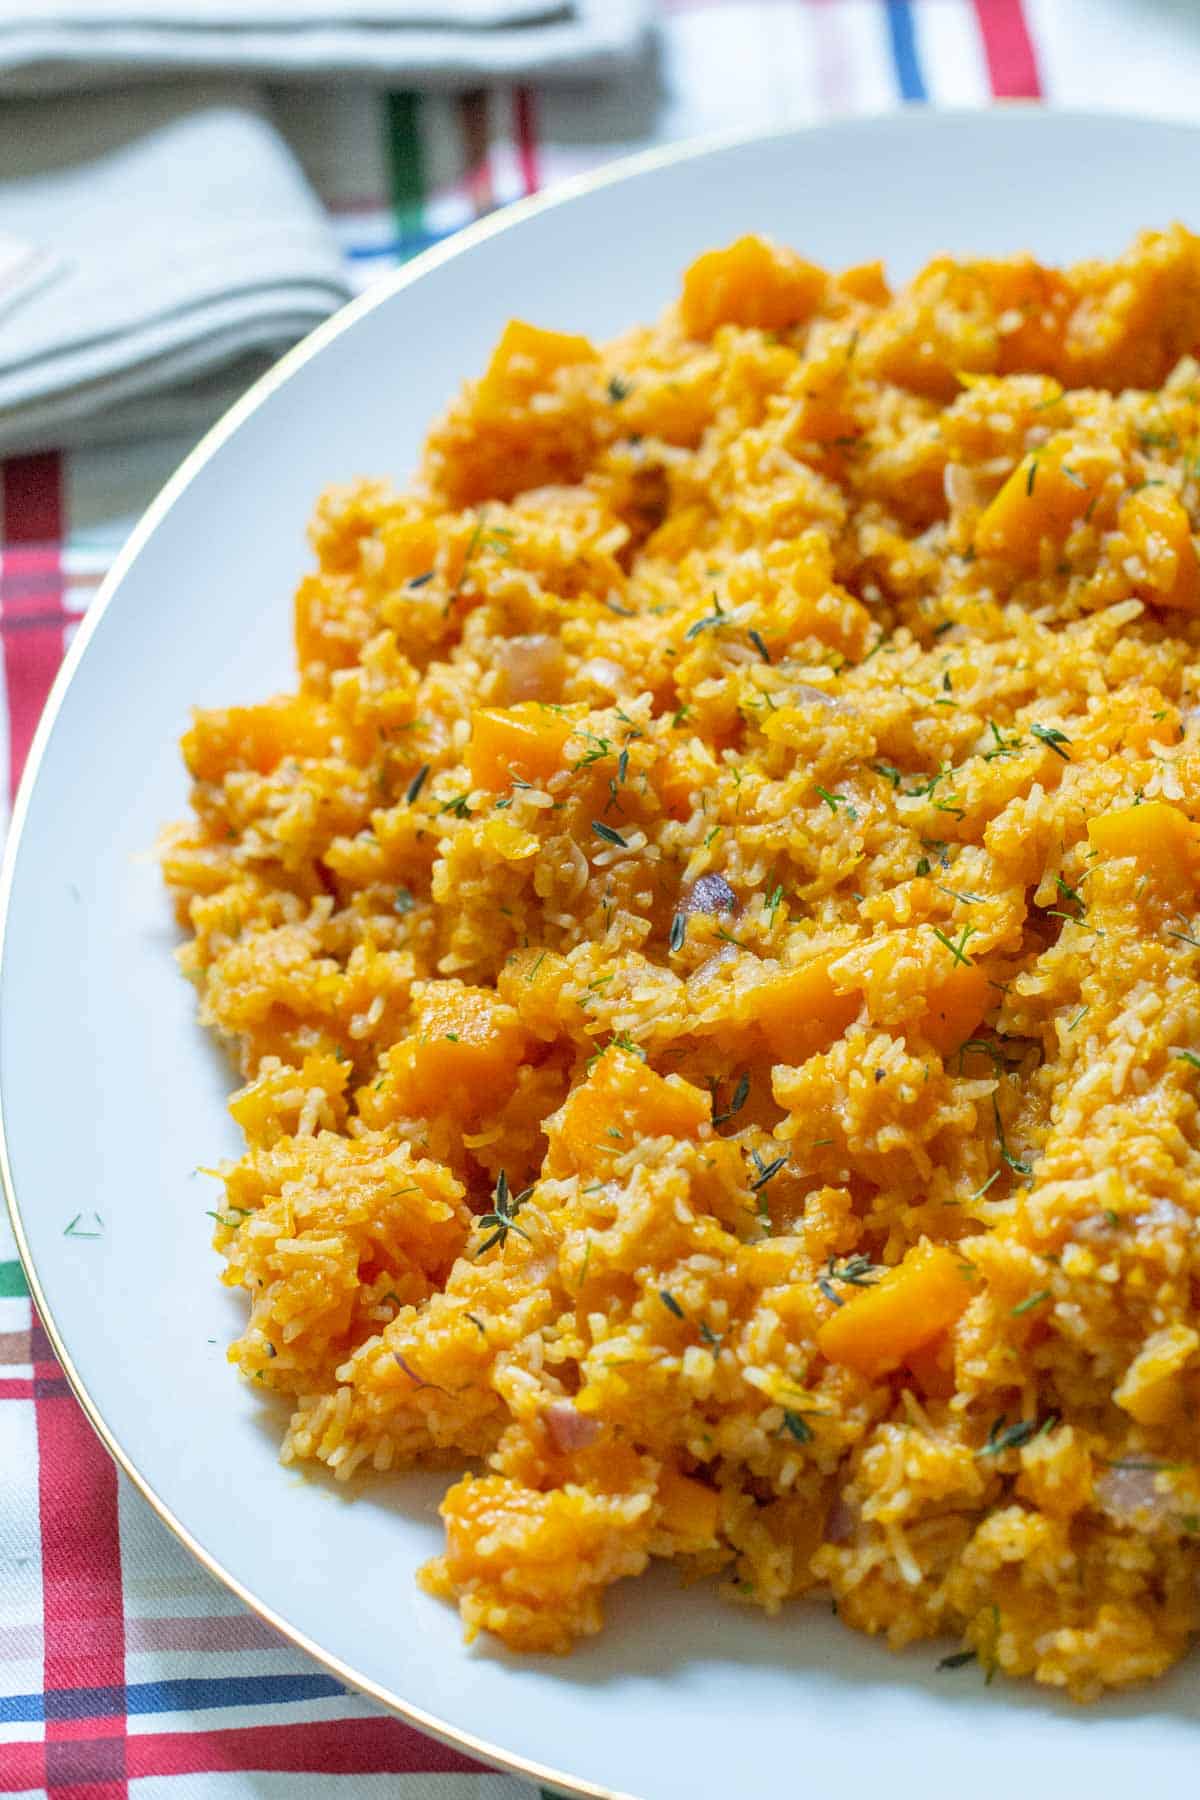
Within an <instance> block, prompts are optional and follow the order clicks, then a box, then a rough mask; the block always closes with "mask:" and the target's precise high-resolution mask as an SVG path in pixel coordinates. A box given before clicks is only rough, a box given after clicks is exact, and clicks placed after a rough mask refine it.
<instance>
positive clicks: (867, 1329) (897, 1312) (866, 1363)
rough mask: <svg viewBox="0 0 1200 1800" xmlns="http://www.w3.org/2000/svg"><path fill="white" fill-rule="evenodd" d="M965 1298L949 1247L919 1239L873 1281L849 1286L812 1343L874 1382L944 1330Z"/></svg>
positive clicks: (964, 1285) (961, 1277)
mask: <svg viewBox="0 0 1200 1800" xmlns="http://www.w3.org/2000/svg"><path fill="white" fill-rule="evenodd" d="M970 1298H971V1290H970V1288H969V1287H968V1286H967V1282H966V1279H965V1278H964V1275H963V1272H962V1266H961V1262H960V1259H959V1258H958V1257H957V1256H956V1255H955V1253H954V1251H953V1250H947V1249H945V1248H943V1247H942V1246H941V1245H938V1244H931V1243H929V1242H928V1241H923V1242H922V1243H920V1244H917V1245H916V1246H915V1247H914V1248H913V1249H912V1250H909V1251H908V1252H907V1254H906V1255H905V1257H904V1260H903V1262H901V1263H899V1264H898V1265H897V1267H896V1268H894V1269H891V1270H889V1272H888V1273H887V1274H886V1275H884V1276H882V1277H881V1279H880V1280H879V1281H878V1282H876V1283H875V1285H874V1286H872V1287H866V1288H857V1289H855V1291H854V1293H853V1295H852V1296H851V1297H850V1298H849V1299H848V1300H847V1301H846V1302H845V1304H844V1305H843V1306H841V1307H839V1309H838V1311H837V1312H835V1313H834V1314H833V1315H832V1317H831V1318H828V1319H826V1321H825V1323H824V1324H823V1325H822V1327H821V1329H820V1331H818V1333H817V1345H818V1347H819V1349H820V1351H821V1354H822V1355H823V1356H825V1357H827V1358H828V1359H829V1361H830V1362H833V1363H841V1364H843V1365H844V1366H845V1367H846V1368H848V1369H854V1370H856V1371H857V1373H858V1374H859V1375H862V1376H864V1377H865V1378H866V1379H867V1380H868V1381H877V1380H878V1379H879V1377H880V1376H881V1375H886V1374H888V1373H889V1372H890V1371H891V1370H892V1369H898V1368H899V1367H900V1365H901V1363H903V1362H906V1361H907V1360H908V1358H909V1357H910V1356H912V1355H914V1353H915V1352H917V1351H919V1350H922V1349H924V1348H925V1346H926V1345H928V1344H931V1343H933V1342H934V1340H935V1339H936V1338H939V1337H941V1336H942V1334H943V1333H944V1332H946V1331H948V1330H949V1329H950V1327H951V1325H953V1324H954V1321H955V1320H956V1319H957V1318H958V1317H959V1315H960V1314H961V1313H962V1312H964V1311H965V1310H966V1306H967V1302H968V1301H969V1300H970Z"/></svg>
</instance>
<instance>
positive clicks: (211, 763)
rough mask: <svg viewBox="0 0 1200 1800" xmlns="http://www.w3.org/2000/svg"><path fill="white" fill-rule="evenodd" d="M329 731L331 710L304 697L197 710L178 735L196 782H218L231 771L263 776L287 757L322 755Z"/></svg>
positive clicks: (331, 730)
mask: <svg viewBox="0 0 1200 1800" xmlns="http://www.w3.org/2000/svg"><path fill="white" fill-rule="evenodd" d="M335 730H336V717H335V714H334V712H333V710H332V708H330V707H329V706H327V705H326V704H325V702H324V701H323V700H314V699H313V698H311V697H310V696H309V695H307V694H281V695H279V696H278V697H277V698H276V699H274V700H264V701H263V702H262V703H261V704H260V705H258V706H226V707H214V708H212V709H211V710H210V711H201V710H200V709H197V711H196V712H195V713H194V714H193V715H192V727H191V730H190V731H187V732H185V733H184V736H183V742H182V749H183V759H184V761H185V762H186V764H187V766H188V770H189V771H190V773H191V774H192V775H193V776H194V777H195V779H196V780H197V781H222V780H223V779H224V778H225V776H226V775H228V774H229V773H230V771H231V770H233V769H254V770H257V772H258V773H259V774H260V775H269V774H270V772H271V770H272V769H274V768H276V767H277V766H278V765H279V764H280V763H281V762H282V761H283V760H284V758H285V757H288V756H295V757H299V758H301V759H303V758H307V757H318V756H328V755H329V752H330V750H331V749H332V747H333V738H334V732H335Z"/></svg>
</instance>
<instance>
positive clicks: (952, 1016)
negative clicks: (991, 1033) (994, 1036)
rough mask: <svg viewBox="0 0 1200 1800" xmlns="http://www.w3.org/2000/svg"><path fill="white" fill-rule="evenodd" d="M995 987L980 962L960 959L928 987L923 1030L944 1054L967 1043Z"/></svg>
mask: <svg viewBox="0 0 1200 1800" xmlns="http://www.w3.org/2000/svg"><path fill="white" fill-rule="evenodd" d="M992 992H993V990H992V988H991V985H990V983H989V981H988V978H987V976H986V975H985V974H984V972H983V970H982V969H981V968H980V966H979V964H978V963H975V962H968V963H959V962H956V963H954V964H953V966H952V967H951V968H949V969H947V971H946V973H945V975H943V976H942V977H940V979H938V980H937V981H934V982H932V983H931V984H930V985H929V987H928V988H926V990H925V996H926V998H925V1010H924V1012H923V1013H922V1015H921V1020H920V1029H921V1030H922V1031H923V1032H924V1034H925V1036H926V1037H927V1038H928V1039H929V1041H930V1043H931V1044H932V1045H933V1047H934V1049H935V1050H936V1051H937V1052H938V1054H939V1055H940V1056H949V1055H950V1053H951V1052H952V1051H954V1050H957V1049H958V1048H959V1046H960V1044H964V1043H965V1042H966V1041H967V1039H968V1038H969V1037H970V1035H971V1033H972V1032H973V1031H974V1029H975V1027H976V1026H977V1025H978V1023H979V1021H980V1019H982V1017H983V1015H984V1013H985V1012H986V1011H987V1006H988V1001H989V1000H990V999H991V998H992Z"/></svg>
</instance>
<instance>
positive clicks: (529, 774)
mask: <svg viewBox="0 0 1200 1800" xmlns="http://www.w3.org/2000/svg"><path fill="white" fill-rule="evenodd" d="M570 735H571V721H570V719H565V718H564V717H563V716H562V714H561V713H557V712H553V711H552V710H551V709H550V708H549V707H547V706H541V705H539V703H538V702H537V701H536V700H522V701H521V702H520V703H519V704H518V705H516V706H507V707H504V706H482V707H476V709H475V711H474V712H473V713H472V714H471V742H470V746H469V748H468V750H467V766H468V768H469V769H470V771H471V781H472V783H473V784H474V786H475V787H479V788H487V789H488V790H489V791H490V792H491V793H499V792H500V790H501V789H502V788H507V787H511V786H512V784H513V782H514V781H529V782H532V783H533V784H534V785H535V786H538V785H540V784H541V783H542V782H543V781H548V780H549V779H550V777H551V775H555V774H557V772H558V770H559V769H560V768H561V767H562V751H563V745H564V744H565V743H566V741H567V739H568V738H569V737H570Z"/></svg>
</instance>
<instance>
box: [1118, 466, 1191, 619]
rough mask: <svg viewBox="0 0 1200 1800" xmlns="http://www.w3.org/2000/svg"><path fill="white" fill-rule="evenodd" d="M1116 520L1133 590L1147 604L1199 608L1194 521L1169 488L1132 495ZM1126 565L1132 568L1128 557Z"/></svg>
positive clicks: (1179, 609)
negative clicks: (1125, 547) (1132, 573)
mask: <svg viewBox="0 0 1200 1800" xmlns="http://www.w3.org/2000/svg"><path fill="white" fill-rule="evenodd" d="M1117 523H1118V525H1119V527H1120V530H1121V531H1122V532H1123V533H1124V535H1125V537H1126V539H1127V540H1128V543H1129V556H1130V557H1132V559H1133V566H1134V567H1140V568H1141V569H1142V570H1144V571H1145V572H1144V574H1139V575H1136V576H1134V577H1133V587H1134V592H1135V593H1136V594H1138V595H1139V597H1140V598H1141V599H1143V600H1145V601H1147V602H1148V603H1149V604H1150V605H1151V606H1162V607H1166V608H1168V609H1170V610H1173V611H1179V612H1195V611H1196V610H1197V608H1198V607H1200V560H1198V559H1197V556H1196V546H1195V543H1194V542H1193V540H1192V521H1191V520H1190V518H1189V517H1188V515H1187V512H1186V510H1185V508H1184V506H1183V503H1182V502H1181V501H1180V499H1179V497H1178V495H1177V494H1175V493H1174V492H1173V491H1172V490H1171V489H1170V488H1169V487H1158V486H1154V487H1145V488H1141V489H1139V491H1138V492H1137V493H1136V494H1130V496H1129V498H1128V499H1127V500H1126V501H1124V503H1123V504H1122V506H1121V511H1120V513H1119V514H1118V518H1117ZM1124 566H1125V567H1126V568H1129V567H1130V563H1129V560H1128V559H1126V561H1125V564H1124Z"/></svg>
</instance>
